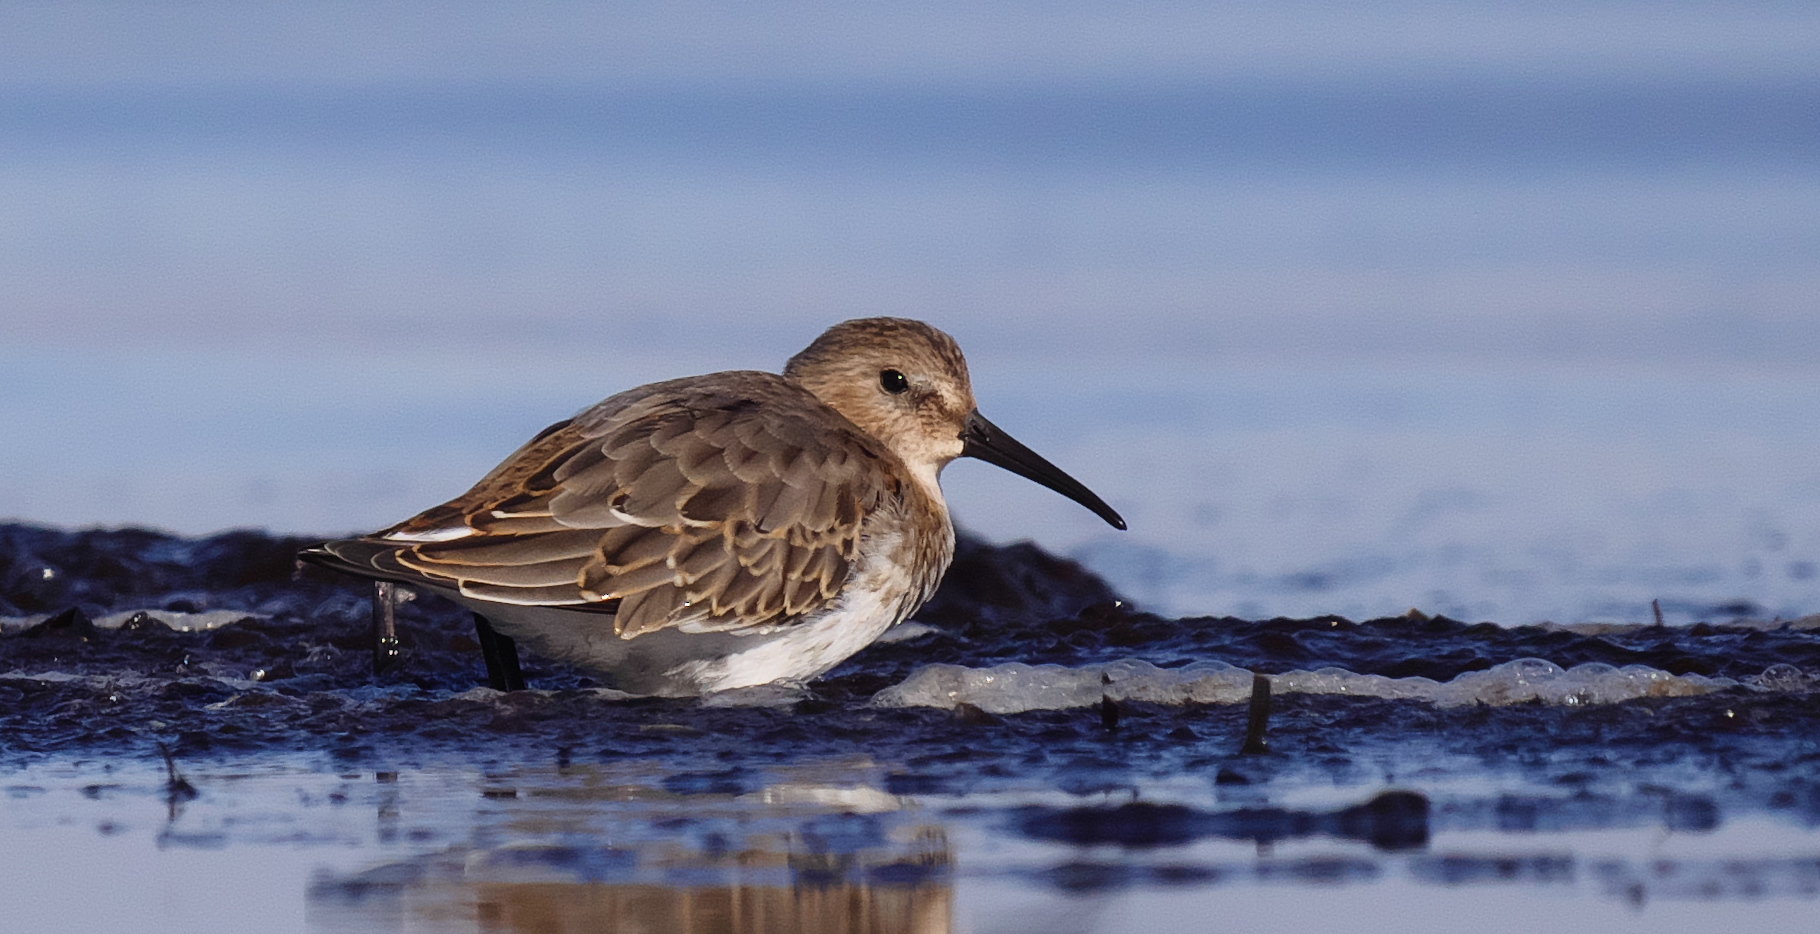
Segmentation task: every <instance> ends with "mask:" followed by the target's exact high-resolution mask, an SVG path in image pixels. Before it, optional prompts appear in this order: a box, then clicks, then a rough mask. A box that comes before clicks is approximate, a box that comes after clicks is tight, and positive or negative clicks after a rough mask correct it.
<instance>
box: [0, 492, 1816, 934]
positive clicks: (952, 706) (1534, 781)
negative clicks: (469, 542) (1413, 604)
mask: <svg viewBox="0 0 1820 934" xmlns="http://www.w3.org/2000/svg"><path fill="white" fill-rule="evenodd" d="M300 541H301V540H297V539H283V538H272V537H268V536H263V535H258V534H254V533H234V534H230V535H224V536H218V537H214V538H210V539H177V538H171V537H168V536H164V535H159V534H155V533H144V532H130V531H123V532H80V533H73V532H62V531H56V530H51V529H45V528H39V527H26V526H4V527H0V556H3V558H4V563H3V564H0V569H3V570H4V574H5V577H4V579H5V581H6V590H5V591H4V593H3V598H4V599H5V600H6V601H7V606H6V608H5V612H4V613H0V617H3V618H0V702H3V703H0V792H4V794H3V795H0V834H3V835H4V837H5V839H6V840H7V842H8V845H6V846H4V847H0V874H3V875H4V877H5V878H7V879H8V880H9V883H10V884H9V885H8V886H7V887H5V888H4V890H3V893H4V894H0V909H3V910H4V912H5V916H6V917H7V918H8V919H9V929H13V930H22V931H60V930H94V929H106V928H110V927H130V928H132V929H135V930H152V931H157V930H172V931H176V930H182V931H186V932H190V931H208V930H224V931H225V930H242V929H244V928H245V926H246V925H247V924H248V923H252V922H255V921H256V922H257V924H258V926H260V927H262V928H267V929H272V930H300V931H312V932H331V931H336V932H339V931H368V930H398V931H481V930H524V931H533V930H535V931H551V930H597V929H618V930H687V931H770V930H777V931H785V930H789V931H837V930H839V931H850V930H869V931H947V930H968V931H1058V930H1059V931H1070V930H1079V931H1121V930H1133V931H1135V930H1156V929H1159V928H1169V929H1179V930H1225V929H1230V928H1233V927H1238V928H1242V929H1246V930H1291V929H1294V930H1306V929H1308V928H1309V927H1310V926H1313V925H1316V924H1324V923H1331V919H1332V918H1333V917H1336V916H1339V913H1344V914H1345V916H1347V917H1350V918H1354V919H1356V923H1357V924H1359V925H1361V926H1366V927H1371V926H1388V925H1393V924H1394V925H1395V926H1396V927H1397V929H1400V930H1411V931H1426V930H1435V931H1442V930H1454V929H1458V927H1459V926H1460V925H1461V924H1464V923H1468V922H1470V923H1472V924H1473V925H1475V927H1477V928H1482V929H1485V930H1510V931H1526V930H1534V929H1535V927H1536V926H1537V925H1538V924H1544V923H1546V924H1549V925H1555V926H1561V925H1566V926H1571V927H1574V928H1576V929H1587V928H1592V927H1594V926H1597V927H1598V928H1599V929H1601V930H1606V929H1609V930H1646V929H1647V930H1651V931H1697V930H1710V929H1714V927H1715V926H1717V927H1724V928H1728V929H1744V928H1748V929H1751V930H1765V931H1771V930H1800V929H1803V927H1804V926H1805V925H1806V924H1808V923H1809V922H1810V921H1811V916H1812V911H1813V909H1814V900H1815V899H1816V897H1820V739H1816V737H1820V721H1817V720H1816V710H1817V709H1820V708H1816V706H1815V704H1814V699H1815V696H1816V691H1815V683H1816V682H1815V677H1814V676H1815V675H1816V674H1820V640H1816V639H1815V637H1814V631H1813V629H1812V628H1811V627H1810V621H1805V620H1804V621H1799V622H1797V623H1795V624H1792V625H1791V624H1784V623H1776V624H1769V623H1756V624H1748V625H1746V624H1740V625H1718V626H1715V625H1699V626H1682V627H1655V626H1644V627H1582V628H1578V629H1575V628H1563V627H1500V626H1490V625H1467V624H1464V623H1459V622H1455V621H1451V620H1447V619H1444V618H1423V617H1417V616H1405V617H1396V618H1388V619H1378V620H1371V621H1364V622H1355V621H1349V620H1344V619H1341V618H1338V617H1323V618H1314V619H1304V620H1289V619H1278V620H1267V621H1244V620H1238V619H1192V618H1190V619H1172V618H1165V617H1160V616H1153V615H1149V614H1145V613H1142V612H1139V611H1137V610H1134V609H1132V608H1131V607H1130V606H1128V605H1125V604H1123V603H1121V602H1120V601H1119V600H1118V598H1117V596H1116V594H1115V593H1114V592H1113V591H1112V590H1111V589H1110V588H1109V587H1108V586H1107V585H1106V584H1104V583H1103V582H1102V581H1100V580H1099V579H1098V578H1096V577H1094V576H1093V575H1092V574H1090V573H1088V572H1086V571H1085V570H1084V569H1083V568H1081V567H1080V566H1078V565H1075V564H1072V563H1071V562H1068V561H1065V560H1061V559H1057V558H1054V557H1052V556H1049V555H1047V554H1045V553H1043V552H1041V551H1039V550H1037V549H1035V548H1033V547H1030V546H1018V547H1014V548H1008V549H1007V548H994V547H991V546H988V545H985V544H983V543H980V542H978V541H974V540H967V541H965V542H963V547H962V548H961V551H960V555H959V558H958V560H957V563H956V566H955V569H954V571H953V573H952V574H951V575H950V578H949V580H948V582H947V584H946V585H945V587H944V589H943V591H942V593H941V594H939V595H938V597H937V599H936V600H935V601H934V602H933V603H932V604H931V605H930V606H929V607H928V608H927V609H926V610H925V611H924V612H923V613H921V614H919V623H920V625H919V626H917V627H912V628H908V629H906V630H905V631H904V632H903V633H901V634H900V635H902V636H904V638H902V639H900V640H898V641H895V642H891V643H889V644H882V645H878V646H874V647H873V648H871V649H868V650H867V651H865V652H863V653H861V654H860V655H859V656H857V657H856V658H854V659H853V660H852V661H850V662H849V663H848V664H846V665H843V666H842V667H841V668H839V669H837V670H836V671H835V672H833V673H832V674H831V675H830V677H828V678H826V679H823V680H822V681H819V682H816V683H815V684H812V685H809V686H808V687H806V688H802V689H780V690H764V691H752V692H737V693H736V694H734V695H733V696H723V697H718V698H714V699H711V700H710V701H706V702H683V701H657V700H625V699H622V698H621V696H620V695H618V694H617V693H616V692H612V691H610V690H608V689H607V688H606V687H605V686H603V685H601V684H598V683H596V682H595V681H594V680H593V679H592V678H590V677H589V676H588V675H587V674H586V673H584V672H579V671H574V670H570V669H566V668H562V667H560V666H552V665H548V664H545V663H543V662H541V661H540V660H538V659H536V658H535V657H528V658H527V659H526V661H527V675H528V677H529V679H530V681H531V683H532V685H533V687H534V688H537V689H536V690H531V691H524V692H514V693H511V694H501V693H499V692H495V691H491V690H489V689H485V688H477V687H475V686H474V685H475V684H477V683H478V682H479V681H480V680H481V677H482V672H481V665H480V662H479V658H478V653H477V652H476V651H475V647H474V646H473V643H472V640H471V638H470V637H469V634H468V633H469V630H468V628H467V627H468V625H469V623H468V620H467V618H466V616H465V615H464V614H463V613H461V612H459V611H458V610H456V608H454V607H452V606H450V605H448V604H446V603H442V602H441V601H437V600H434V599H428V598H426V599H421V600H418V601H415V602H412V603H407V604H405V605H404V606H403V607H402V608H401V627H402V637H403V639H404V649H405V654H406V661H405V664H404V665H403V666H402V667H401V668H400V669H398V670H396V671H394V672H391V673H388V674H386V675H382V676H374V675H373V674H372V673H371V662H370V653H369V643H368V641H367V639H368V634H369V630H368V619H367V615H366V614H367V609H368V600H367V593H366V592H365V591H364V590H363V589H361V588H360V587H358V586H357V585H354V584H352V583H351V582H348V581H344V580H340V579H335V578H331V577H327V576H316V575H315V574H313V573H312V574H307V575H305V576H304V577H302V578H301V579H296V580H293V579H292V573H293V568H292V564H291V562H290V560H289V554H290V553H291V550H292V549H293V548H294V547H295V546H296V545H297V544H299V543H300ZM47 568H49V569H52V573H51V574H49V575H48V576H47V575H46V574H45V573H44V571H45V569H47ZM173 625H174V626H176V627H182V628H172V627H173ZM943 666H946V667H943ZM1043 666H1050V667H1043ZM1231 666H1242V667H1231ZM956 672H960V673H964V674H965V673H971V674H967V677H969V678H972V681H971V682H970V683H969V684H968V685H967V686H966V690H967V691H969V692H970V693H967V694H966V695H964V696H953V697H948V698H947V702H946V703H934V704H931V703H929V702H928V700H927V698H929V697H935V698H938V699H939V698H940V697H941V696H943V692H941V691H936V692H934V693H933V694H929V693H928V692H924V693H925V700H924V701H923V702H919V703H916V704H912V705H910V706H905V705H904V702H905V696H904V695H906V694H909V693H914V691H915V690H916V689H917V685H919V684H926V683H927V682H929V681H930V680H931V679H935V680H937V681H939V680H941V679H942V678H946V677H951V676H953V674H954V673H956ZM1251 672H1260V673H1265V674H1267V675H1268V676H1269V677H1270V678H1271V679H1272V680H1273V682H1274V684H1275V685H1276V686H1277V690H1276V692H1275V694H1274V697H1273V710H1272V713H1271V716H1270V717H1269V722H1268V733H1267V740H1268V751H1266V752H1263V753H1255V754H1249V755H1247V754H1242V753H1241V751H1240V747H1241V745H1242V741H1243V739H1244V738H1245V736H1246V732H1247V721H1248V715H1249V711H1248V707H1247V704H1246V702H1245V701H1246V699H1247V698H1248V696H1249V692H1248V691H1245V690H1232V689H1230V685H1229V684H1228V683H1229V682H1241V683H1248V682H1249V678H1250V673H1251ZM1297 672H1302V674H1297ZM1083 682H1084V684H1083ZM1637 684H1643V685H1645V687H1646V689H1645V690H1642V691H1641V692H1638V691H1636V690H1634V688H1635V686H1636V685H1637ZM1096 685H1097V687H1098V690H1097V692H1096V691H1095V686H1096ZM1196 685H1199V687H1200V688H1207V687H1208V686H1209V685H1213V686H1216V687H1218V690H1213V689H1211V688H1210V689H1209V690H1207V691H1203V692H1200V693H1197V691H1199V688H1197V687H1196ZM1362 685H1374V686H1376V687H1375V688H1374V689H1373V690H1363V691H1362V690H1359V688H1360V686H1362ZM1551 685H1552V686H1554V687H1551ZM1563 685H1564V686H1565V689H1563V690H1555V689H1554V688H1555V687H1562V686H1563ZM1627 686H1628V687H1627ZM1462 691H1470V692H1472V693H1471V696H1470V697H1468V698H1465V699H1464V701H1463V700H1462V697H1461V696H1460V694H1459V692H1462ZM1525 691H1528V693H1525ZM1449 692H1453V693H1449ZM1096 693H1097V695H1098V696H1097V697H1096V696H1095V695H1096ZM167 753H168V754H169V756H170V759H169V765H168V766H167V764H166V759H165V755H166V754H167ZM72 878H79V879H81V880H82V881H81V882H80V883H79V884H78V883H72V881H71V880H72ZM1411 898H1419V899H1420V903H1421V905H1422V910H1421V912H1420V913H1418V914H1412V913H1411V912H1410V910H1409V907H1408V901H1409V899H1411Z"/></svg>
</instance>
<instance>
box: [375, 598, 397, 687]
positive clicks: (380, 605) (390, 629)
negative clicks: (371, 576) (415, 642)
mask: <svg viewBox="0 0 1820 934" xmlns="http://www.w3.org/2000/svg"><path fill="white" fill-rule="evenodd" d="M397 663H398V585H397V584H394V583H392V582H391V581H374V582H373V673H374V674H376V675H382V674H385V673H386V672H387V671H389V670H391V668H392V666H393V665H396V664H397Z"/></svg>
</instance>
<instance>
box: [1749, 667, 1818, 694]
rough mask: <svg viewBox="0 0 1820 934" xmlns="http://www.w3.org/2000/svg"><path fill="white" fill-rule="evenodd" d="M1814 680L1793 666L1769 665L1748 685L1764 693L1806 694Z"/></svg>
mask: <svg viewBox="0 0 1820 934" xmlns="http://www.w3.org/2000/svg"><path fill="white" fill-rule="evenodd" d="M1815 680H1816V679H1815V678H1814V677H1813V676H1812V675H1810V674H1808V673H1807V672H1805V671H1802V670H1801V669H1799V668H1796V667H1795V666H1793V665H1786V664H1784V665H1771V666H1769V667H1768V668H1765V669H1763V673H1762V674H1760V675H1758V676H1756V677H1755V678H1752V679H1750V683H1751V684H1752V685H1754V686H1756V687H1758V688H1761V689H1763V690H1765V691H1779V692H1783V693H1789V694H1800V693H1806V692H1808V691H1811V690H1813V689H1814V682H1815Z"/></svg>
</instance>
